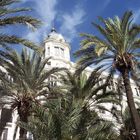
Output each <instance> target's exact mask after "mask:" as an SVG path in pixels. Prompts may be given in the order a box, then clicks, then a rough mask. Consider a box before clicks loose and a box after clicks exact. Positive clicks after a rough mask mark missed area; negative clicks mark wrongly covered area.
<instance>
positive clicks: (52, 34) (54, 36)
mask: <svg viewBox="0 0 140 140" xmlns="http://www.w3.org/2000/svg"><path fill="white" fill-rule="evenodd" d="M48 38H50V39H54V40H56V41H60V42H66V40H65V39H64V37H63V36H62V34H60V33H57V31H56V29H55V28H52V29H51V32H50V33H49V34H48Z"/></svg>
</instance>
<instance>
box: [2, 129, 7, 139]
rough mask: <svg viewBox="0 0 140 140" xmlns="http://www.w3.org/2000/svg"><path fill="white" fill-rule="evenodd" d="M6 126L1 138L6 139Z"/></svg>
mask: <svg viewBox="0 0 140 140" xmlns="http://www.w3.org/2000/svg"><path fill="white" fill-rule="evenodd" d="M7 135H8V128H5V129H4V131H3V133H2V140H7Z"/></svg>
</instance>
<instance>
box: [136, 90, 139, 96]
mask: <svg viewBox="0 0 140 140" xmlns="http://www.w3.org/2000/svg"><path fill="white" fill-rule="evenodd" d="M135 90H136V94H137V96H139V92H138V89H137V88H135Z"/></svg>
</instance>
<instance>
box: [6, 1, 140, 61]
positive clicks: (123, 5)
mask: <svg viewBox="0 0 140 140" xmlns="http://www.w3.org/2000/svg"><path fill="white" fill-rule="evenodd" d="M17 6H20V7H31V8H33V11H32V12H30V15H33V16H34V17H37V18H39V19H40V20H42V22H43V25H42V27H41V28H39V29H38V30H37V31H35V32H31V31H30V32H29V30H26V29H25V30H24V29H23V28H22V27H21V26H15V27H14V28H13V27H12V28H8V29H7V32H8V33H15V34H17V35H20V36H23V37H25V38H28V39H31V40H33V41H35V42H38V43H41V42H42V41H43V40H44V39H45V36H47V34H48V33H49V32H50V29H51V27H52V26H53V25H54V26H55V28H56V30H57V32H60V33H62V34H63V36H64V37H65V38H66V40H67V41H68V42H70V44H71V54H72V53H74V52H75V51H76V50H77V49H78V48H79V46H80V45H79V42H80V40H81V38H80V37H79V34H80V33H83V32H86V33H92V34H96V35H98V32H97V31H96V29H95V28H93V26H92V25H91V22H97V23H98V20H97V17H98V16H102V17H103V18H107V17H114V16H116V15H118V16H120V17H121V16H122V15H123V13H124V12H125V11H126V10H132V11H133V13H134V22H136V23H140V0H22V2H21V3H20V4H17V5H16V7H17ZM25 14H26V13H25ZM28 14H29V13H28ZM72 60H73V61H74V58H73V57H72Z"/></svg>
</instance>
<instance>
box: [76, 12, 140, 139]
mask: <svg viewBox="0 0 140 140" xmlns="http://www.w3.org/2000/svg"><path fill="white" fill-rule="evenodd" d="M132 15H133V14H132V12H129V11H128V12H126V13H125V14H124V15H123V17H122V18H119V17H118V16H116V17H115V18H114V19H111V18H108V19H102V18H99V19H100V21H101V22H102V24H103V25H98V24H96V23H93V25H94V26H95V27H96V29H97V30H98V31H99V32H100V33H101V35H103V37H104V39H102V38H100V37H97V36H94V35H91V34H82V37H84V39H83V41H82V42H81V45H82V48H81V49H80V50H79V51H78V52H77V53H76V55H77V56H78V57H81V59H80V60H79V64H81V67H80V68H79V69H84V68H86V67H87V66H89V65H91V64H95V65H96V66H99V65H101V66H102V67H103V69H110V71H111V72H112V71H114V70H116V71H118V72H119V73H120V74H121V76H122V77H123V83H124V86H125V90H126V96H127V102H128V106H129V109H130V114H131V116H132V119H133V122H134V126H135V130H136V133H137V139H138V140H140V118H139V115H138V112H137V109H136V107H135V103H134V99H133V92H132V89H131V83H130V77H131V74H132V72H134V70H135V67H136V64H137V62H138V61H139V51H140V49H139V45H140V38H139V37H138V35H139V33H140V26H139V25H136V24H133V22H132Z"/></svg>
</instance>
